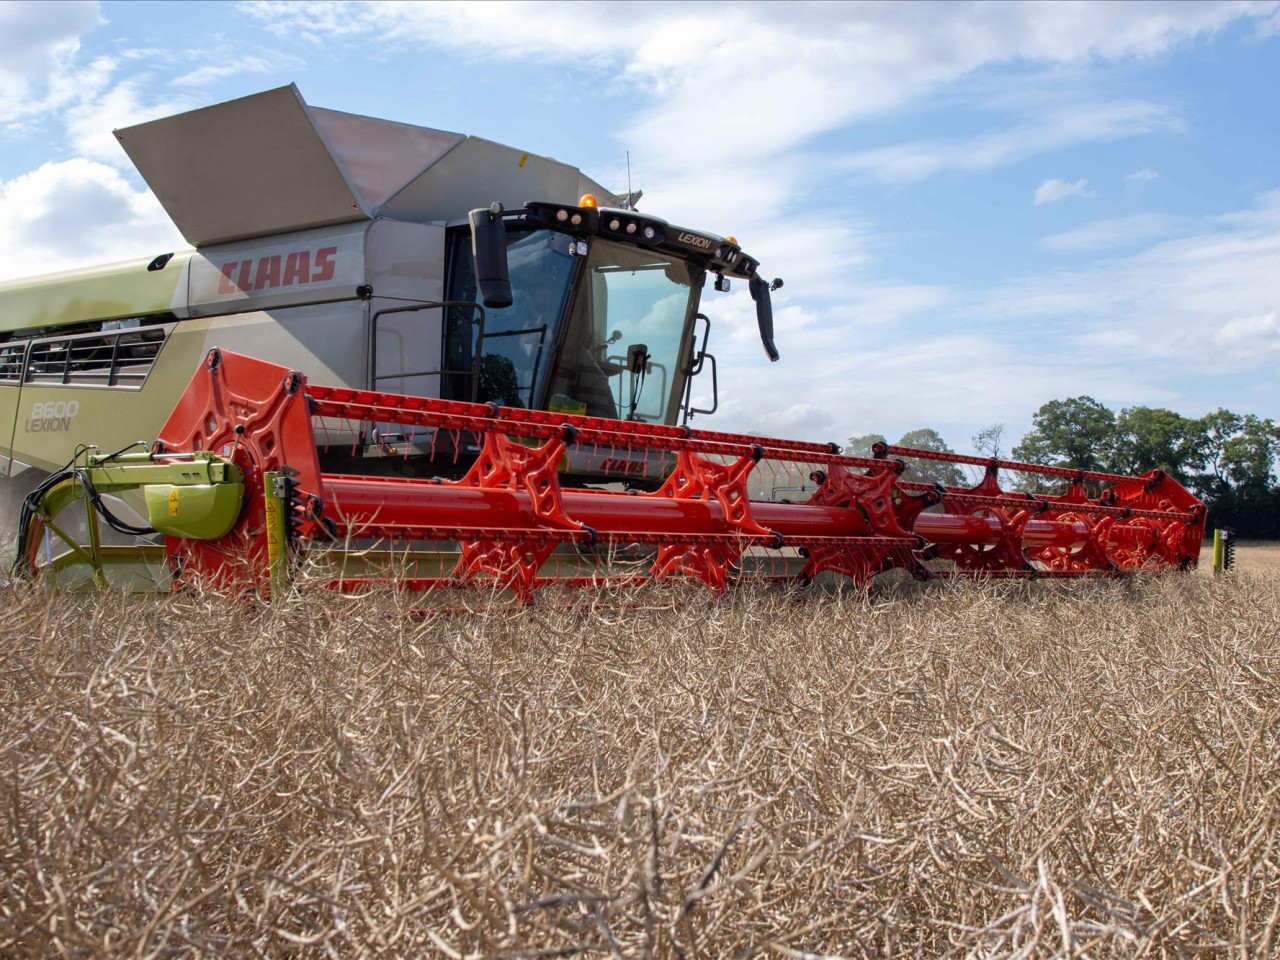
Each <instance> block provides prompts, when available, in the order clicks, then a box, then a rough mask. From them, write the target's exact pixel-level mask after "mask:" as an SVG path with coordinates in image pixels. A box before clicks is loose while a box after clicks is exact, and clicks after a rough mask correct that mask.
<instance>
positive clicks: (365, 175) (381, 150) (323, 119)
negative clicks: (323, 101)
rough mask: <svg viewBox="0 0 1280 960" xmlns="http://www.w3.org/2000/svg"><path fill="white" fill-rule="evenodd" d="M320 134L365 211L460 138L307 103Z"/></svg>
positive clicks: (375, 207) (375, 208)
mask: <svg viewBox="0 0 1280 960" xmlns="http://www.w3.org/2000/svg"><path fill="white" fill-rule="evenodd" d="M309 109H310V111H311V116H312V118H313V119H314V120H315V122H316V126H317V127H319V128H320V133H321V135H322V136H323V137H324V139H325V140H326V141H327V142H328V144H329V147H330V149H331V150H332V151H333V153H334V155H335V156H337V158H338V162H339V164H340V165H341V167H342V170H343V172H344V173H345V174H346V175H347V179H348V181H349V182H350V183H351V184H352V185H353V186H354V187H355V189H356V193H357V194H359V197H360V200H361V203H362V204H363V206H364V208H365V209H366V210H368V211H369V212H370V213H373V214H375V215H376V214H377V213H378V210H379V208H380V207H381V206H382V205H383V204H384V203H386V202H387V200H388V199H390V198H391V197H392V196H393V195H394V194H396V193H397V192H399V191H400V189H401V188H403V187H404V186H405V184H407V183H408V182H409V181H410V180H412V179H413V178H414V177H416V176H417V175H418V174H420V173H421V172H422V171H423V170H425V169H426V168H427V167H429V166H431V164H433V163H435V162H436V161H437V160H439V159H440V158H441V157H442V156H444V155H445V154H446V153H448V152H449V151H450V150H452V149H453V148H454V147H456V146H457V145H458V144H459V143H461V142H462V141H463V140H465V139H466V137H465V136H464V135H463V134H461V133H450V132H448V131H447V130H432V129H430V128H428V127H415V126H413V125H412V124H408V123H395V122H393V121H391V120H378V119H375V118H373V117H362V116H360V115H359V114H355V113H341V112H339V111H337V110H325V109H323V108H321V107H310V108H309Z"/></svg>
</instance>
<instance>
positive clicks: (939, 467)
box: [896, 427, 970, 487]
mask: <svg viewBox="0 0 1280 960" xmlns="http://www.w3.org/2000/svg"><path fill="white" fill-rule="evenodd" d="M896 446H899V447H915V448H916V449H917V450H933V451H936V452H937V453H955V451H954V450H952V449H951V448H950V447H949V446H947V442H946V441H945V440H943V439H942V435H941V434H939V433H938V431H936V430H931V429H929V428H928V427H922V428H920V429H919V430H911V431H908V432H907V433H904V434H903V435H902V439H901V440H899V441H898V442H897V444H896ZM903 459H904V460H906V462H907V466H908V467H909V468H910V469H909V470H908V471H907V473H906V474H904V477H905V479H907V480H912V481H915V482H916V483H941V484H943V485H944V486H948V487H967V486H969V485H970V484H969V483H968V481H967V479H966V477H965V475H964V471H962V470H961V469H960V467H959V466H957V465H956V464H954V463H945V462H939V461H937V460H922V459H920V458H919V457H904V458H903Z"/></svg>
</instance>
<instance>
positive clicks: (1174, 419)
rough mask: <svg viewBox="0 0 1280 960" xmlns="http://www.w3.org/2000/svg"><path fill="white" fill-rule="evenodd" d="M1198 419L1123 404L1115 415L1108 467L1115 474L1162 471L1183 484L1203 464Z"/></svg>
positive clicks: (1200, 430)
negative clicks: (1113, 445) (1122, 408)
mask: <svg viewBox="0 0 1280 960" xmlns="http://www.w3.org/2000/svg"><path fill="white" fill-rule="evenodd" d="M1201 432H1202V426H1201V421H1199V420H1191V419H1188V418H1187V417H1184V416H1182V415H1181V414H1177V413H1174V412H1173V411H1172V410H1165V409H1164V408H1162V407H1126V408H1125V409H1124V410H1121V411H1120V416H1119V417H1117V418H1116V427H1115V447H1114V450H1113V451H1112V456H1111V469H1113V470H1115V471H1116V472H1117V473H1131V474H1138V473H1146V472H1147V471H1148V470H1163V471H1165V473H1167V474H1169V475H1170V476H1171V477H1173V478H1174V479H1175V480H1177V481H1178V482H1179V483H1183V484H1186V483H1188V482H1189V481H1190V479H1191V474H1192V471H1193V470H1195V469H1197V468H1199V467H1200V466H1201V465H1202V464H1203V462H1204V461H1203V456H1202V454H1201V448H1202V444H1201V443H1200V434H1201Z"/></svg>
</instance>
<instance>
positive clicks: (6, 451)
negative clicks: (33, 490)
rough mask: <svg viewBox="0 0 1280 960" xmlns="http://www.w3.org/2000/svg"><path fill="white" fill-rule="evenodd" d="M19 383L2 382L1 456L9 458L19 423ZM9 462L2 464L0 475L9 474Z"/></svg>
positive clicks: (0, 407) (0, 392)
mask: <svg viewBox="0 0 1280 960" xmlns="http://www.w3.org/2000/svg"><path fill="white" fill-rule="evenodd" d="M18 394H19V390H18V385H17V384H16V383H14V384H7V383H4V384H0V456H3V457H5V458H8V457H9V456H11V453H10V451H11V450H12V449H13V431H14V429H15V428H16V427H17V425H18V423H17V420H18ZM8 473H9V464H8V460H7V459H6V460H5V462H4V463H3V464H0V477H3V476H7V475H8Z"/></svg>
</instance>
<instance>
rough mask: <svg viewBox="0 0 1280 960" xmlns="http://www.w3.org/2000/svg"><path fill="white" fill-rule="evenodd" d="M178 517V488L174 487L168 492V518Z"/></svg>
mask: <svg viewBox="0 0 1280 960" xmlns="http://www.w3.org/2000/svg"><path fill="white" fill-rule="evenodd" d="M177 515H178V488H177V487H174V488H173V489H172V490H170V491H169V516H171V517H176V516H177Z"/></svg>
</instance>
